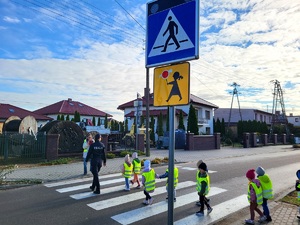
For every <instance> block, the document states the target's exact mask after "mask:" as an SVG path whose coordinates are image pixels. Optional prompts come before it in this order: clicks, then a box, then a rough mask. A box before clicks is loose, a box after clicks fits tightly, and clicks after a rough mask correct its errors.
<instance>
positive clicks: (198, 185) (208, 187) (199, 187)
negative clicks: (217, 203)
mask: <svg viewBox="0 0 300 225" xmlns="http://www.w3.org/2000/svg"><path fill="white" fill-rule="evenodd" d="M199 173H200V171H198V173H197V175H196V179H197V187H196V190H197V191H198V192H201V188H202V185H201V182H202V181H204V182H206V188H205V191H204V195H207V194H208V193H209V190H210V178H209V175H208V174H206V177H199Z"/></svg>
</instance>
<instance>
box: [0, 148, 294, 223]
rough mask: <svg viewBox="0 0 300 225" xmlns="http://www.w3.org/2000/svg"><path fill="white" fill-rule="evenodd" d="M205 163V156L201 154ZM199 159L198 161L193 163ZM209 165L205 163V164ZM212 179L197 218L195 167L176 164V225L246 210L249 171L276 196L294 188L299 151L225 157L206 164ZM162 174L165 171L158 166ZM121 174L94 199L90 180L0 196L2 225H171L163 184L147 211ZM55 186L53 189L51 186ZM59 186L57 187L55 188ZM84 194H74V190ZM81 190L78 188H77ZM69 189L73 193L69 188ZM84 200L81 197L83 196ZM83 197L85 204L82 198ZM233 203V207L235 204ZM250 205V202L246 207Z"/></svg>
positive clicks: (104, 181)
mask: <svg viewBox="0 0 300 225" xmlns="http://www.w3.org/2000/svg"><path fill="white" fill-rule="evenodd" d="M199 157H200V158H201V154H199ZM195 160H196V159H195ZM204 160H205V159H204ZM205 162H206V163H207V165H208V169H209V173H210V176H211V187H212V189H211V195H212V196H210V197H209V198H210V199H211V201H210V203H211V206H212V207H213V208H214V210H213V212H212V213H211V214H210V216H209V217H208V216H205V218H204V219H203V218H198V217H196V216H194V214H195V212H196V211H198V210H199V207H197V206H195V202H196V201H197V198H198V197H197V194H196V190H195V184H194V183H193V182H195V177H196V170H195V166H196V165H195V163H185V164H177V165H178V167H179V182H180V187H178V190H177V202H176V203H174V206H175V207H176V208H175V209H174V221H176V222H175V223H174V224H189V225H191V224H193V223H195V224H209V223H211V222H214V223H216V222H217V221H218V220H219V219H220V218H221V217H224V216H230V215H231V213H232V210H239V209H241V208H243V207H245V196H244V195H246V194H247V184H248V181H247V179H246V177H245V173H246V171H247V170H248V169H250V168H256V167H257V166H262V167H264V168H265V170H266V172H267V173H268V174H269V175H270V177H271V178H272V180H273V188H274V191H275V193H276V194H277V195H278V194H279V193H281V192H283V191H286V190H287V189H289V188H291V187H293V186H294V183H295V180H296V175H295V174H296V171H297V170H298V169H300V164H299V162H300V151H293V150H286V151H283V152H282V151H281V152H276V153H267V154H265V153H264V152H263V148H262V151H261V153H259V154H256V155H251V156H241V157H227V158H224V159H222V158H219V159H210V160H207V161H206V160H205ZM154 169H155V171H156V172H157V173H158V174H162V173H164V172H165V170H166V166H162V167H154ZM120 178H121V176H119V175H105V176H101V175H100V183H101V184H102V187H101V188H102V190H101V191H102V194H101V195H97V196H96V195H91V194H90V192H89V188H88V187H89V186H90V182H91V181H90V180H91V178H88V179H87V180H88V181H86V180H82V179H73V180H71V181H64V182H72V181H73V182H74V183H72V184H59V183H48V184H47V185H48V187H47V186H45V185H43V184H41V185H36V186H31V187H25V188H19V189H13V190H7V191H2V192H0V224H1V225H19V224H23V225H33V224H43V225H48V224H49V225H50V224H51V225H53V224H72V225H75V224H101V225H106V224H107V225H114V224H127V223H129V221H131V222H130V223H132V224H156V225H166V224H167V218H168V213H167V210H166V209H167V204H166V203H167V202H166V199H165V198H166V190H165V181H166V180H157V182H158V183H157V185H156V186H157V189H156V190H155V192H154V203H153V205H151V206H143V205H142V201H143V199H144V195H143V193H142V189H139V190H137V189H134V188H132V189H131V191H130V192H125V191H123V190H122V189H123V186H122V185H124V181H123V179H120ZM51 184H53V185H54V186H52V187H51V186H49V185H51ZM55 185H56V186H55ZM82 185H83V187H82V189H78V190H73V189H72V188H74V187H75V186H76V187H77V186H79V187H81V186H82ZM79 187H77V188H79ZM65 188H70V189H65ZM82 196H83V197H82ZM79 198H82V199H79ZM232 200H233V202H231V201H232ZM246 203H247V202H246Z"/></svg>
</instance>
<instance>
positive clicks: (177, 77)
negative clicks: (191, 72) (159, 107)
mask: <svg viewBox="0 0 300 225" xmlns="http://www.w3.org/2000/svg"><path fill="white" fill-rule="evenodd" d="M173 78H174V81H171V82H168V81H167V85H173V87H172V89H171V91H170V94H169V97H168V99H167V102H168V101H169V100H170V98H171V97H172V96H173V95H178V96H179V98H180V99H179V101H181V99H182V96H181V93H180V90H179V86H178V83H177V80H181V79H183V76H181V75H180V74H179V72H175V73H174V74H173Z"/></svg>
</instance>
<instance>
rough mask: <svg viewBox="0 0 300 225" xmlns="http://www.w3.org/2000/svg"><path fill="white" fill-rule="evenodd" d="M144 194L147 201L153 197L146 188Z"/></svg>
mask: <svg viewBox="0 0 300 225" xmlns="http://www.w3.org/2000/svg"><path fill="white" fill-rule="evenodd" d="M144 194H145V195H146V201H148V200H149V199H150V198H151V196H150V194H149V193H148V192H147V191H146V190H144Z"/></svg>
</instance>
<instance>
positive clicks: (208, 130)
mask: <svg viewBox="0 0 300 225" xmlns="http://www.w3.org/2000/svg"><path fill="white" fill-rule="evenodd" d="M193 106H194V107H195V108H196V110H197V111H198V114H197V115H196V116H197V117H198V127H199V134H213V132H214V131H213V110H212V108H209V107H205V106H201V107H200V106H198V105H193ZM162 109H167V107H153V106H150V110H162ZM176 109H181V110H182V111H183V112H185V113H186V114H187V115H188V114H189V109H190V105H184V106H176ZM135 110H136V108H135V107H130V108H126V109H125V110H124V115H126V114H128V113H130V112H132V111H135ZM142 110H143V111H146V107H142ZM205 111H209V118H207V116H206V114H205ZM125 119H126V118H125ZM127 119H128V130H130V128H131V126H132V125H133V123H134V118H133V117H131V118H127ZM154 119H155V124H154V128H155V132H156V127H157V122H158V118H157V117H154ZM203 121H205V122H204V123H203ZM187 122H188V116H185V117H183V123H184V126H185V128H187ZM174 123H175V129H177V127H178V125H179V116H176V117H175V122H174ZM166 124H167V121H166V120H164V121H163V128H164V130H166Z"/></svg>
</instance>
